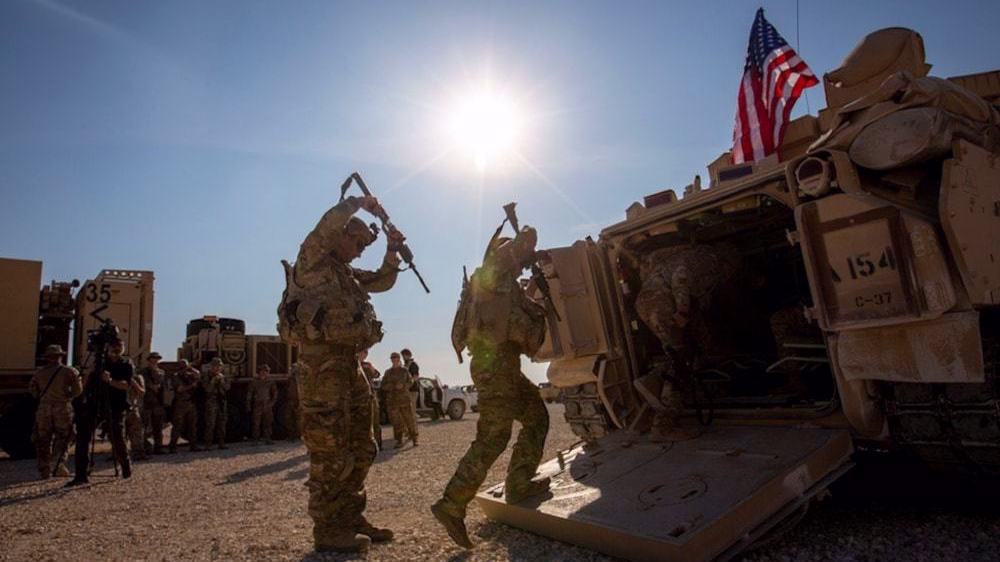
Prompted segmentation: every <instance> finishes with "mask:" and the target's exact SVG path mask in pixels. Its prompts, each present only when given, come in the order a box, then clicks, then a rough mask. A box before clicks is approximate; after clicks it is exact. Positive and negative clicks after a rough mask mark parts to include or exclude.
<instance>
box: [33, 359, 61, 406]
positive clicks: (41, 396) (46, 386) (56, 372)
mask: <svg viewBox="0 0 1000 562" xmlns="http://www.w3.org/2000/svg"><path fill="white" fill-rule="evenodd" d="M62 370H63V366H62V365H59V366H58V367H56V370H55V372H53V373H52V376H50V377H49V382H48V384H46V385H45V390H43V391H42V393H41V394H39V395H38V401H39V402H41V401H42V398H43V397H45V394H46V393H48V391H49V389H50V388H52V383H53V382H55V380H56V375H58V374H59V373H61V372H62Z"/></svg>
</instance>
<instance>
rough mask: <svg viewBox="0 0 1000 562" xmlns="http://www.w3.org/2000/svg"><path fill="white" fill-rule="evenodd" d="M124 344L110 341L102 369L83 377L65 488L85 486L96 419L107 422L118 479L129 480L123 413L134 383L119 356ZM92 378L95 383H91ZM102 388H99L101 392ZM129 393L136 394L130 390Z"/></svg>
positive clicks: (126, 363) (128, 366)
mask: <svg viewBox="0 0 1000 562" xmlns="http://www.w3.org/2000/svg"><path fill="white" fill-rule="evenodd" d="M124 351H125V344H124V343H123V342H122V341H121V340H120V339H116V340H112V341H111V342H110V343H109V344H108V346H107V355H106V359H105V360H104V369H103V370H102V371H101V372H100V373H96V370H95V371H94V372H92V373H90V374H88V376H87V380H86V382H85V383H84V385H85V387H87V388H88V390H90V392H85V393H84V394H85V395H87V400H86V402H85V403H84V404H83V406H84V407H83V408H82V409H81V410H82V411H80V412H78V415H77V420H76V423H77V428H76V451H75V457H76V458H75V461H76V475H75V476H74V478H73V480H72V481H71V482H70V483H69V484H68V486H76V485H80V484H86V483H88V482H89V477H88V470H89V468H90V451H89V449H88V447H89V446H90V443H91V440H92V439H93V435H94V429H95V427H96V425H97V419H98V417H101V418H107V422H108V427H109V428H110V433H111V449H112V451H113V452H114V456H115V462H117V463H118V464H120V465H121V467H122V472H121V475H122V478H129V477H131V476H132V463H131V462H130V461H129V457H128V451H127V450H126V448H125V413H126V412H127V411H128V408H129V401H128V391H129V388H132V387H136V386H138V383H137V382H136V380H135V367H133V365H132V361H130V360H129V359H128V358H127V357H125V356H124V355H123V353H124ZM95 378H96V380H95ZM102 386H103V388H102ZM133 391H137V389H136V388H133Z"/></svg>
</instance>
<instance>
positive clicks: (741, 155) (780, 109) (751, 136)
mask: <svg viewBox="0 0 1000 562" xmlns="http://www.w3.org/2000/svg"><path fill="white" fill-rule="evenodd" d="M764 68H765V72H764V76H759V75H758V74H757V72H755V71H754V69H753V68H749V69H747V71H746V72H745V73H744V74H743V80H742V82H741V83H740V91H739V96H738V98H737V104H736V127H735V128H734V130H733V163H734V164H741V163H743V162H755V161H757V160H760V159H762V158H764V157H766V156H767V155H769V154H772V153H773V152H774V151H775V150H777V149H778V147H780V146H781V141H782V139H783V138H784V136H785V129H786V128H787V126H788V117H789V114H791V112H792V107H793V106H794V105H795V102H796V100H798V99H799V96H801V95H802V90H804V89H806V88H808V87H810V86H813V85H815V84H818V83H819V81H818V80H817V79H816V76H815V75H814V74H813V72H812V70H810V69H809V67H808V66H807V65H806V63H805V61H803V60H802V59H801V58H800V57H799V56H798V55H797V54H796V53H795V50H794V49H792V48H791V47H790V46H788V45H786V46H784V47H781V48H778V49H775V50H774V51H773V52H771V53H770V54H769V55H768V57H767V59H766V60H765V62H764Z"/></svg>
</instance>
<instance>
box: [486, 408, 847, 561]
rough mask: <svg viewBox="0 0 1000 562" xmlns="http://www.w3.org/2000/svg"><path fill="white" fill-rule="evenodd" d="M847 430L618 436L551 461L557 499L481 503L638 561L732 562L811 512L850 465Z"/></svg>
mask: <svg viewBox="0 0 1000 562" xmlns="http://www.w3.org/2000/svg"><path fill="white" fill-rule="evenodd" d="M852 451H853V449H852V445H851V438H850V435H849V434H848V433H847V431H844V430H830V429H815V428H795V427H756V426H730V427H711V428H707V429H705V430H704V432H703V433H701V434H700V435H699V436H698V437H695V438H692V439H688V440H683V441H673V442H666V443H652V442H650V441H649V440H648V439H647V438H646V437H642V438H636V437H630V436H629V435H628V434H627V433H626V432H624V431H619V432H616V433H613V434H611V435H608V436H607V437H605V438H604V439H601V440H600V441H598V442H597V443H594V444H590V445H576V446H574V447H572V448H570V449H569V450H567V451H564V452H562V453H560V455H559V458H557V459H554V460H552V461H549V462H547V463H545V464H543V465H542V466H541V467H540V468H539V473H540V474H541V475H544V476H549V477H551V478H552V489H551V492H550V493H549V494H545V495H540V496H537V497H535V498H529V499H527V500H525V501H523V502H521V503H519V504H515V505H511V504H508V503H506V501H505V499H504V496H503V485H502V484H501V485H498V486H495V487H493V488H490V489H487V490H485V491H483V492H481V493H480V494H479V495H478V496H477V499H478V501H479V505H480V507H482V509H483V511H485V512H486V515H487V517H489V518H490V519H493V520H495V521H499V522H501V523H504V524H507V525H511V526H513V527H518V528H521V529H524V530H527V531H530V532H533V533H537V534H540V535H544V536H548V537H551V538H553V539H557V540H560V541H564V542H568V543H572V544H577V545H580V546H584V547H588V548H591V549H594V550H597V551H600V552H603V553H605V554H610V555H612V556H619V557H623V558H627V559H631V560H678V561H699V560H717V559H721V560H725V559H728V558H731V557H733V556H735V555H736V554H738V553H739V552H740V551H742V550H743V549H745V548H746V547H747V546H749V545H750V544H752V543H753V542H754V541H755V540H756V539H758V538H760V537H761V536H764V535H765V534H766V533H767V532H768V531H770V530H771V529H773V528H774V527H775V526H776V525H777V524H779V523H780V522H781V521H783V520H785V519H786V518H788V517H789V516H790V515H792V514H794V513H796V512H797V511H798V510H799V509H802V508H804V506H805V504H806V503H807V502H808V501H809V499H810V498H811V497H812V496H814V495H815V494H817V493H819V492H820V491H822V490H824V489H825V488H826V487H827V486H828V485H829V484H830V483H831V482H833V480H835V479H836V478H838V477H839V476H840V475H842V474H843V473H844V472H846V471H847V470H848V469H849V468H850V466H851V464H850V459H851V454H852Z"/></svg>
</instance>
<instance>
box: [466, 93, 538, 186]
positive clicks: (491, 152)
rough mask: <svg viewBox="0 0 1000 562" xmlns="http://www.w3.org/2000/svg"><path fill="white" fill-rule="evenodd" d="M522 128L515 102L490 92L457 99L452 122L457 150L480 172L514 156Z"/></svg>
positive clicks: (471, 94) (470, 94)
mask: <svg viewBox="0 0 1000 562" xmlns="http://www.w3.org/2000/svg"><path fill="white" fill-rule="evenodd" d="M521 126H522V121H521V115H520V113H519V111H518V108H517V105H516V104H515V103H514V102H513V100H511V99H510V98H509V97H508V96H506V95H503V94H500V93H497V92H493V91H490V90H483V91H478V92H472V93H469V94H467V95H465V96H463V97H461V98H459V99H457V100H456V102H455V105H454V108H453V109H452V111H451V114H450V115H449V119H448V129H449V133H450V135H451V140H452V142H453V143H454V148H455V149H457V150H459V151H460V152H462V153H464V154H465V155H467V156H468V158H469V159H470V160H471V161H472V163H473V164H474V165H475V166H476V168H477V169H478V170H479V171H480V172H484V171H485V170H486V169H487V168H493V167H496V166H498V165H500V164H502V163H503V162H504V161H506V160H507V159H508V158H509V157H510V156H512V154H513V152H514V150H516V148H517V141H518V136H519V135H520V132H521Z"/></svg>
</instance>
